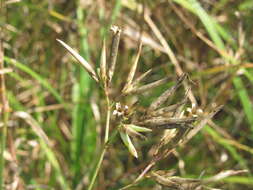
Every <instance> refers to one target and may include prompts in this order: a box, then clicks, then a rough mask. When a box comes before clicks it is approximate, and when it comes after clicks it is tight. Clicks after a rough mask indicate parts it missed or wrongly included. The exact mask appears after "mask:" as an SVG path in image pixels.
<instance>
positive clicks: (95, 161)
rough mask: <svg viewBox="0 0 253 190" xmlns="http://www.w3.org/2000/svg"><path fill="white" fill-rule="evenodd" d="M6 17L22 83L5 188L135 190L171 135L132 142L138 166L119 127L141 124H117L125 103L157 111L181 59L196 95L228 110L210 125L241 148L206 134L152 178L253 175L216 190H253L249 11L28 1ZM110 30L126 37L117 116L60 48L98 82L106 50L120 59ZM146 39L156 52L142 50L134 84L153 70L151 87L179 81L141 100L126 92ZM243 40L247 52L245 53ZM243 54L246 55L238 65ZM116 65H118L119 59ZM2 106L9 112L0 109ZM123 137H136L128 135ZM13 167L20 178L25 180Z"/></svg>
mask: <svg viewBox="0 0 253 190" xmlns="http://www.w3.org/2000/svg"><path fill="white" fill-rule="evenodd" d="M1 2H9V3H10V1H1ZM208 2H209V3H208ZM171 3H173V4H174V5H176V6H175V7H176V9H178V11H179V13H181V14H182V15H184V16H185V17H186V18H187V21H188V22H190V24H192V25H193V27H194V28H195V30H196V31H195V32H194V31H193V30H192V28H190V27H189V26H187V25H186V24H185V22H182V21H181V19H182V18H180V17H179V16H178V14H177V13H176V12H175V9H174V8H173V7H172V6H170V5H171ZM143 5H144V7H145V11H146V13H148V14H149V15H150V18H151V19H152V21H153V22H154V24H155V26H156V27H157V30H158V32H159V33H160V34H161V35H162V37H164V41H162V40H161V39H158V38H157V37H159V35H157V34H158V33H156V34H155V33H153V30H154V28H153V30H151V28H150V23H147V20H146V19H144V18H143V13H142V11H141V8H142V6H143ZM6 9H7V12H8V15H7V17H5V18H6V21H5V20H2V18H4V16H5V15H2V12H1V13H0V16H1V17H2V16H3V17H2V18H1V20H0V27H2V28H4V35H3V36H4V37H1V39H2V40H3V42H4V43H3V44H4V48H5V57H4V62H5V65H4V67H5V68H11V69H12V70H13V72H10V73H7V74H5V78H6V81H5V83H6V87H7V93H6V94H7V98H8V102H9V105H10V108H11V110H10V113H9V116H8V117H7V119H6V118H5V119H4V117H3V115H4V114H2V113H1V117H0V132H1V134H3V133H5V132H4V130H3V128H2V127H1V126H2V125H3V122H4V120H6V123H7V125H8V127H6V129H7V133H8V135H4V136H6V137H7V139H6V140H7V141H6V142H7V143H6V146H5V140H3V138H2V141H1V151H2V153H3V150H4V149H3V147H6V148H5V157H3V156H2V157H1V163H2V164H0V167H2V170H3V171H4V172H3V175H4V178H3V177H2V178H1V180H2V181H3V183H4V184H5V185H11V183H12V182H13V184H14V183H16V182H17V181H15V180H17V179H18V180H19V185H20V186H22V185H21V184H23V185H24V189H28V187H29V185H34V186H37V187H36V189H40V188H39V186H41V185H44V186H46V187H47V188H48V189H67V190H68V189H69V190H70V189H71V190H72V189H73V190H74V189H76V190H80V189H87V188H89V189H94V190H95V189H100V188H101V189H103V188H104V189H119V188H121V187H122V186H124V185H127V184H131V183H132V182H133V181H134V180H135V179H136V178H137V176H138V175H139V174H140V173H141V172H142V171H143V170H144V168H143V167H144V166H145V165H146V164H147V163H148V162H149V161H150V159H151V158H152V156H151V154H150V153H149V150H150V147H151V146H152V145H154V144H155V143H158V142H159V141H160V139H161V136H162V134H163V131H162V130H154V131H153V132H150V133H148V134H145V135H146V136H147V138H146V139H142V141H140V140H139V139H138V138H133V136H131V135H129V136H130V139H131V141H132V143H133V145H132V146H134V148H135V149H136V151H137V152H138V159H135V158H134V157H133V156H131V154H129V151H128V149H127V148H126V147H125V146H124V144H123V142H122V141H121V139H120V136H118V135H116V134H118V132H119V131H118V130H119V128H118V126H120V124H122V123H121V122H126V123H128V124H129V123H131V122H132V121H129V120H127V119H126V118H124V119H126V120H123V121H122V120H121V119H120V118H116V117H115V116H113V115H112V116H111V113H112V112H113V111H114V109H115V103H116V102H119V101H120V103H121V104H122V105H128V106H129V108H130V113H131V114H133V113H136V112H138V113H139V112H141V111H143V110H145V109H147V108H146V107H147V106H149V105H150V103H151V102H152V101H153V100H154V99H156V98H157V97H158V96H159V95H160V94H161V93H162V92H164V90H165V89H167V87H168V86H171V85H172V84H174V83H175V80H176V76H175V68H174V65H175V64H172V63H171V62H170V58H172V59H171V60H172V61H173V56H174V57H175V58H176V59H177V60H178V62H179V65H180V67H181V68H182V70H183V72H186V73H187V74H189V76H190V79H192V80H193V83H191V82H189V85H191V90H192V92H193V94H194V96H195V98H196V99H197V101H198V104H199V106H201V109H203V110H204V112H207V110H208V109H211V107H212V105H214V104H217V103H218V104H223V105H224V109H222V110H221V111H220V112H219V113H218V114H217V115H216V116H215V117H214V118H213V119H212V121H211V122H213V123H214V124H217V125H218V126H220V127H221V128H222V131H223V132H225V133H227V134H229V136H230V137H231V138H228V137H227V136H226V135H224V134H223V133H222V132H221V131H219V130H216V129H215V127H213V126H212V125H211V126H212V127H210V125H206V126H205V127H204V128H203V130H202V133H200V134H199V135H198V136H197V137H196V138H195V137H194V140H193V141H190V142H189V144H186V145H185V146H184V147H182V148H179V149H176V151H178V152H179V154H178V155H177V156H175V155H176V153H175V155H172V154H171V155H169V156H168V158H166V159H164V160H162V161H161V162H159V163H157V164H156V165H155V167H154V168H153V169H152V171H154V170H163V169H164V168H167V169H168V168H173V169H175V170H176V174H177V175H179V176H194V177H196V178H198V176H199V175H200V173H201V172H202V171H203V170H206V172H207V173H206V174H204V176H212V175H215V174H217V173H219V172H220V171H224V170H235V169H238V170H239V169H248V170H249V172H248V173H247V174H241V175H238V176H230V177H228V178H225V179H224V180H222V185H221V184H219V183H217V184H216V183H215V184H213V187H215V188H225V189H226V188H227V189H231V190H233V189H238V188H241V189H243V188H245V187H247V188H248V189H250V188H252V186H253V184H252V172H253V171H252V169H251V160H252V154H253V149H252V147H251V144H252V140H253V135H252V134H253V104H252V100H253V99H252V97H253V93H252V91H251V89H252V85H253V72H252V60H253V56H252V55H253V51H252V49H253V46H252V43H251V42H252V40H253V38H252V28H253V22H252V21H251V20H252V19H251V18H252V2H251V0H245V1H233V2H231V1H228V0H221V1H218V2H215V3H212V1H198V0H173V1H169V0H168V1H152V0H148V1H137V0H131V1H122V0H113V1H92V2H91V3H89V1H81V0H80V1H40V2H36V1H20V2H13V3H10V4H8V5H6ZM111 25H117V26H120V27H121V29H122V30H123V32H122V34H121V40H120V45H119V52H118V59H117V64H116V70H115V74H114V76H113V80H112V83H110V87H111V89H110V90H109V91H108V92H109V94H110V95H109V99H110V101H109V106H111V107H109V108H110V109H109V112H108V111H107V108H108V107H107V103H108V102H107V100H106V98H105V96H104V94H105V93H104V92H103V90H104V89H103V84H102V83H101V82H100V83H99V84H97V83H96V82H95V81H93V80H92V78H91V77H90V76H89V74H88V73H87V72H86V71H85V70H84V69H83V68H82V66H81V65H78V64H76V62H75V61H73V60H72V57H71V55H70V54H69V53H68V52H67V51H66V50H64V49H63V48H62V47H61V46H60V45H59V43H57V42H56V39H61V40H62V41H64V42H66V43H67V44H69V45H70V46H71V47H72V48H74V49H76V50H77V52H78V53H79V54H80V55H81V56H82V57H84V58H85V60H87V61H88V62H89V63H90V64H91V65H92V66H93V68H94V70H95V71H97V68H98V67H99V64H100V57H101V52H102V46H103V45H102V44H103V40H104V39H105V40H106V44H105V46H106V54H107V57H109V55H110V53H111V52H110V47H111V40H112V36H113V35H112V33H111V32H110V27H111ZM240 27H241V28H240ZM141 30H143V34H144V40H146V42H148V43H145V41H144V43H143V49H142V52H141V56H140V60H139V64H138V66H137V71H136V73H135V76H134V80H135V79H136V78H137V77H139V76H140V75H141V74H142V73H144V72H146V71H147V70H149V69H151V68H152V69H153V71H152V73H151V74H150V75H149V76H148V77H147V78H146V79H145V80H143V81H142V82H141V85H145V84H148V83H150V82H152V81H155V80H159V79H161V78H163V77H165V76H164V75H165V74H166V76H168V77H169V79H170V81H169V82H168V83H166V84H164V85H163V86H160V87H158V88H154V89H152V90H150V91H148V92H145V93H144V94H142V95H131V96H127V97H125V96H122V94H121V91H122V89H123V88H124V85H125V81H126V78H127V74H128V72H129V70H130V66H131V65H132V62H133V60H134V58H135V56H136V52H137V48H138V39H137V38H136V36H135V35H136V34H135V33H137V32H140V31H141ZM127 32H128V33H127ZM131 32H132V33H131ZM196 32H199V33H201V34H202V35H203V36H204V37H205V38H206V39H208V40H210V42H211V43H212V45H213V46H212V45H211V46H210V44H207V43H206V41H203V38H202V39H200V38H199V37H198V36H196ZM243 35H245V41H244V43H242V44H240V43H239V39H242V37H243ZM161 42H162V43H163V44H161ZM165 43H167V45H168V47H169V51H170V53H169V55H170V56H169V57H168V56H167V55H166V54H165V53H164V50H163V51H161V50H160V49H159V48H161V47H162V48H163V47H165V46H166V45H164V44H165ZM150 44H152V45H150ZM156 45H158V46H159V48H158V47H157V46H156ZM156 47H157V48H156ZM167 50H168V49H167ZM237 53H240V56H238V57H237V58H236V57H235V55H236V54H237ZM106 61H107V64H108V65H110V63H108V62H109V58H108V59H107V60H106ZM108 65H107V67H108ZM168 65H170V66H169V67H168ZM237 66H238V67H237ZM107 69H108V68H107ZM1 72H2V71H1ZM97 74H98V73H97ZM98 78H99V76H98ZM230 80H231V88H229V89H228V88H227V89H226V87H230V86H229V84H230ZM224 86H225V89H223V88H224ZM217 92H219V93H217ZM221 92H222V93H221ZM223 93H224V94H223ZM183 96H184V91H183V88H181V87H180V88H179V90H178V91H177V93H176V94H175V95H174V96H173V97H172V98H171V99H170V100H168V102H166V103H171V104H174V103H177V102H178V101H180V100H181V99H182V98H183ZM107 98H108V97H107ZM109 99H108V100H109ZM137 99H138V100H139V102H136V100H137ZM91 100H92V101H91ZM216 100H219V101H217V102H215V101H216ZM2 104H3V103H2V102H0V108H2V107H1V106H2ZM91 104H93V105H92V106H93V107H92V106H91ZM133 104H134V106H131V105H133ZM54 106H55V107H54ZM58 106H59V107H58ZM186 106H187V107H191V103H190V102H187V104H186ZM51 108H52V109H51ZM207 108H208V109H207ZM94 109H95V110H94ZM96 109H97V110H96ZM36 110H42V111H36ZM20 112H23V113H27V114H28V115H29V117H17V116H16V115H15V114H17V113H20ZM108 113H109V114H108ZM142 113H143V112H142ZM94 115H95V116H96V117H94ZM108 115H109V116H108ZM140 116H142V115H141V114H140ZM108 117H109V122H110V125H108V123H107V120H108V119H107V118H108ZM110 118H111V119H110ZM36 127H37V128H36ZM107 127H108V128H107ZM36 129H37V130H36ZM107 129H110V130H107ZM128 132H129V131H128ZM132 132H133V131H132ZM43 134H45V135H46V138H45V136H43ZM107 134H109V136H107ZM122 134H123V136H124V135H126V133H125V132H124V131H123V133H122ZM137 136H138V135H137ZM2 137H3V136H2ZM47 138H48V139H49V141H50V142H51V143H50V144H48V142H47ZM104 138H105V139H104ZM108 138H109V141H108V142H107V140H108ZM105 141H106V142H105ZM128 144H129V143H128ZM169 145H170V144H169ZM169 145H168V147H169ZM198 145H199V146H198ZM203 147H206V148H205V149H203ZM212 148H213V149H212ZM222 152H226V153H227V155H228V160H227V161H226V163H224V164H219V163H217V162H218V161H219V158H220V156H221V153H222ZM28 159H29V160H30V162H29V164H28V163H27V161H26V160H28ZM179 160H181V161H183V162H184V165H185V167H183V166H182V165H180V167H182V168H178V166H179V162H178V161H179ZM4 161H5V164H3V162H4ZM14 163H15V164H14ZM180 163H182V162H180ZM13 164H14V165H15V167H17V168H16V169H15V170H13ZM195 164H197V166H196V165H195ZM0 170H1V169H0ZM0 184H1V182H0ZM157 186H159V185H157V184H156V182H155V180H153V179H152V178H148V179H145V178H144V179H143V180H142V181H141V183H140V184H137V186H136V187H134V188H133V189H140V190H141V189H143V188H144V189H150V190H152V189H155V188H156V187H157ZM2 188H5V187H2ZM78 188H79V189H78ZM129 189H130V188H129ZM21 190H22V188H21Z"/></svg>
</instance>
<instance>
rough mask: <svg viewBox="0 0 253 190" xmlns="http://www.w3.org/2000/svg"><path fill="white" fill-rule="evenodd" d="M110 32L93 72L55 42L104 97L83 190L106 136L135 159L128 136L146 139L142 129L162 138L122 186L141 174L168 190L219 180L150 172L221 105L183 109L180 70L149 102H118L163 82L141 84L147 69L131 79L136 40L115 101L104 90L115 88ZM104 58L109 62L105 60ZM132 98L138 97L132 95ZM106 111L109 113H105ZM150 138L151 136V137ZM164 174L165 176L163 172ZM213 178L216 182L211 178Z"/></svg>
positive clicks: (106, 143)
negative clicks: (99, 138) (97, 145)
mask: <svg viewBox="0 0 253 190" xmlns="http://www.w3.org/2000/svg"><path fill="white" fill-rule="evenodd" d="M111 31H112V32H113V40H112V45H111V52H110V57H109V59H108V58H107V56H106V54H107V53H106V52H107V51H106V43H105V41H104V42H103V48H102V53H101V61H100V68H99V69H98V72H95V70H94V69H93V68H92V66H91V65H90V64H89V63H88V62H87V61H85V60H84V59H83V58H82V57H81V56H80V55H79V54H78V53H76V52H75V51H74V50H73V49H72V48H71V47H69V46H68V45H67V44H65V43H64V42H62V41H61V40H58V42H60V43H61V44H62V45H63V46H64V47H65V48H66V49H67V50H68V51H69V52H70V53H71V54H72V55H73V56H74V57H75V58H76V59H77V61H78V62H79V63H80V64H81V65H82V66H83V67H84V69H85V70H86V71H87V72H88V73H89V75H90V76H91V77H92V78H93V79H94V80H95V81H96V82H97V83H98V84H99V86H100V87H102V89H103V91H104V95H105V99H106V101H107V110H108V111H107V117H106V118H107V119H106V126H105V128H104V130H105V137H104V148H103V150H102V153H101V156H100V160H99V163H98V165H97V170H96V172H95V174H94V175H93V178H92V181H91V184H90V186H89V188H88V189H92V187H93V185H94V182H95V179H96V176H97V175H98V172H99V169H100V167H101V164H102V161H103V158H104V155H105V152H106V149H107V148H108V146H109V145H111V143H110V142H111V140H112V139H113V138H114V137H115V134H118V133H119V135H120V137H121V139H122V141H123V143H124V144H125V146H126V147H127V149H128V150H129V152H130V154H132V155H133V156H134V157H135V158H138V151H137V150H136V148H135V145H134V143H133V142H132V139H133V138H140V139H146V138H145V136H144V135H143V133H151V134H152V133H153V132H154V131H162V134H163V135H162V136H161V138H160V142H157V143H156V144H154V145H153V146H152V147H150V153H151V158H150V162H149V164H148V165H147V166H146V168H145V169H144V170H143V172H142V173H141V174H140V175H139V176H138V177H137V178H136V180H135V181H134V182H133V183H132V184H130V185H128V186H125V187H124V188H122V189H126V188H129V187H130V186H133V185H135V184H136V183H137V182H139V181H140V180H141V179H143V178H144V177H148V178H152V179H154V180H155V181H157V182H158V183H159V184H162V185H163V186H167V187H169V188H172V189H178V190H184V189H185V190H187V189H202V187H203V185H206V184H208V183H211V182H213V181H217V180H219V179H221V178H222V177H220V178H219V179H216V178H215V177H213V178H212V180H211V178H210V180H200V179H196V180H195V179H185V178H180V177H176V176H173V175H171V172H167V173H166V171H163V175H161V174H160V173H161V172H158V173H157V172H154V171H151V172H150V170H151V168H152V167H153V166H154V165H155V164H156V162H158V161H160V160H161V159H163V158H166V157H167V156H168V155H169V154H170V153H172V152H173V151H175V149H176V148H177V147H178V146H180V145H183V144H185V143H186V142H188V141H189V140H190V139H191V138H192V137H193V136H194V135H195V134H196V133H197V132H198V131H199V130H200V129H201V128H202V127H203V126H204V125H205V124H206V122H207V121H208V120H209V119H210V118H212V117H213V116H214V115H215V114H216V113H217V112H218V111H219V110H220V108H221V107H216V108H214V109H213V110H211V111H209V113H205V112H203V110H202V109H200V108H198V107H197V105H196V104H195V103H192V105H191V106H190V107H189V106H188V105H189V91H190V87H189V79H188V76H187V74H185V73H183V74H182V75H180V76H179V77H178V79H177V80H176V82H175V84H174V85H173V86H172V87H170V88H168V89H166V90H164V92H163V93H162V94H161V95H160V96H158V97H157V98H156V99H154V100H153V101H152V102H151V103H150V105H149V106H148V107H146V108H144V109H138V100H136V101H135V102H134V103H133V104H132V105H124V104H123V103H122V102H123V99H125V98H127V97H129V96H136V95H138V94H142V93H146V92H147V91H152V89H153V88H156V87H158V86H161V85H163V84H166V83H167V82H168V81H169V77H165V78H162V79H160V80H157V81H154V82H151V83H148V84H144V85H143V84H142V83H143V81H145V79H146V78H147V77H148V76H149V74H150V73H151V72H152V69H150V70H148V71H146V72H144V73H143V74H141V75H140V76H138V77H136V76H135V75H136V71H137V67H138V62H139V59H140V56H141V50H142V43H141V42H140V43H139V47H138V51H137V54H136V57H135V59H134V62H133V63H132V66H131V68H130V71H129V73H128V76H127V78H126V81H125V82H124V87H123V88H122V90H121V95H120V97H118V98H117V100H115V99H114V98H113V97H112V96H111V94H110V92H111V89H112V88H117V87H115V86H113V83H112V78H113V76H114V71H115V67H116V62H117V53H118V47H119V41H120V34H121V29H120V28H119V27H117V26H113V27H112V28H111ZM107 60H109V63H108V61H107ZM183 83H185V84H186V86H187V87H188V88H187V89H186V92H185V96H184V97H183V98H182V99H181V100H180V101H179V102H178V103H175V104H172V105H167V102H168V99H169V98H170V97H172V96H173V95H175V94H176V93H177V90H178V89H179V88H180V86H182V84H183ZM136 97H138V96H136ZM111 114H112V115H113V116H114V117H111ZM112 120H114V123H117V124H116V126H114V127H113V126H110V125H111V123H112ZM109 128H113V129H111V131H113V132H112V135H109V131H110V130H109ZM151 136H152V135H151ZM168 173H169V174H170V175H168ZM234 174H235V172H231V173H229V174H228V175H234ZM214 179H216V180H214Z"/></svg>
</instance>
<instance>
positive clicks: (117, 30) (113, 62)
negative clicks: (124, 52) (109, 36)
mask: <svg viewBox="0 0 253 190" xmlns="http://www.w3.org/2000/svg"><path fill="white" fill-rule="evenodd" d="M111 30H112V32H113V40H112V46H111V55H110V68H109V72H108V77H109V81H111V80H112V77H113V74H114V70H115V66H116V61H117V55H118V49H119V41H120V34H121V29H120V28H119V27H117V26H112V27H111Z"/></svg>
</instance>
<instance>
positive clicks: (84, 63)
mask: <svg viewBox="0 0 253 190" xmlns="http://www.w3.org/2000/svg"><path fill="white" fill-rule="evenodd" d="M56 40H57V41H58V42H59V43H60V44H61V45H62V46H63V47H64V48H65V49H66V50H67V51H68V52H69V53H70V54H71V55H72V56H73V57H74V58H75V59H76V60H77V61H78V62H79V63H80V64H81V65H82V66H83V67H84V69H85V70H86V71H87V72H88V73H89V74H90V76H91V77H92V78H93V79H94V80H95V81H96V82H98V77H97V74H96V73H95V71H94V69H93V68H92V67H91V65H90V64H89V63H88V62H87V61H86V60H85V59H84V58H83V57H82V56H80V55H79V54H78V53H77V52H76V51H75V50H74V49H72V48H71V47H70V46H69V45H67V44H66V43H65V42H63V41H61V40H59V39H56Z"/></svg>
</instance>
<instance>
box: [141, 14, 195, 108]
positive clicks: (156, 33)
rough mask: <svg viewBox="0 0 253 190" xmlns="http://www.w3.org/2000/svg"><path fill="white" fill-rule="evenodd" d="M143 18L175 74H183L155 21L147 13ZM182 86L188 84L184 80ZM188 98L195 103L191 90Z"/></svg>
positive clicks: (186, 86)
mask: <svg viewBox="0 0 253 190" xmlns="http://www.w3.org/2000/svg"><path fill="white" fill-rule="evenodd" d="M144 18H145V21H146V22H147V24H148V25H149V27H150V28H151V29H152V31H153V32H154V34H155V35H156V37H157V38H158V39H159V41H160V43H161V44H162V46H163V47H164V49H165V50H166V53H167V55H168V57H169V58H170V60H171V62H172V64H173V65H174V66H175V70H176V73H177V75H179V76H181V75H182V74H183V70H182V68H181V66H180V64H179V62H178V60H177V58H176V56H175V54H174V53H173V51H172V49H171V48H170V46H169V44H168V43H167V41H166V40H165V38H164V37H163V35H162V33H161V32H160V31H159V29H158V27H157V26H156V25H155V23H154V22H153V20H152V19H151V18H150V16H149V15H148V13H147V14H145V15H144ZM184 87H185V88H188V85H187V83H186V82H185V83H184ZM189 99H190V100H191V102H192V103H193V104H195V105H197V101H196V99H195V97H194V94H193V92H192V91H191V90H190V92H189Z"/></svg>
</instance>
